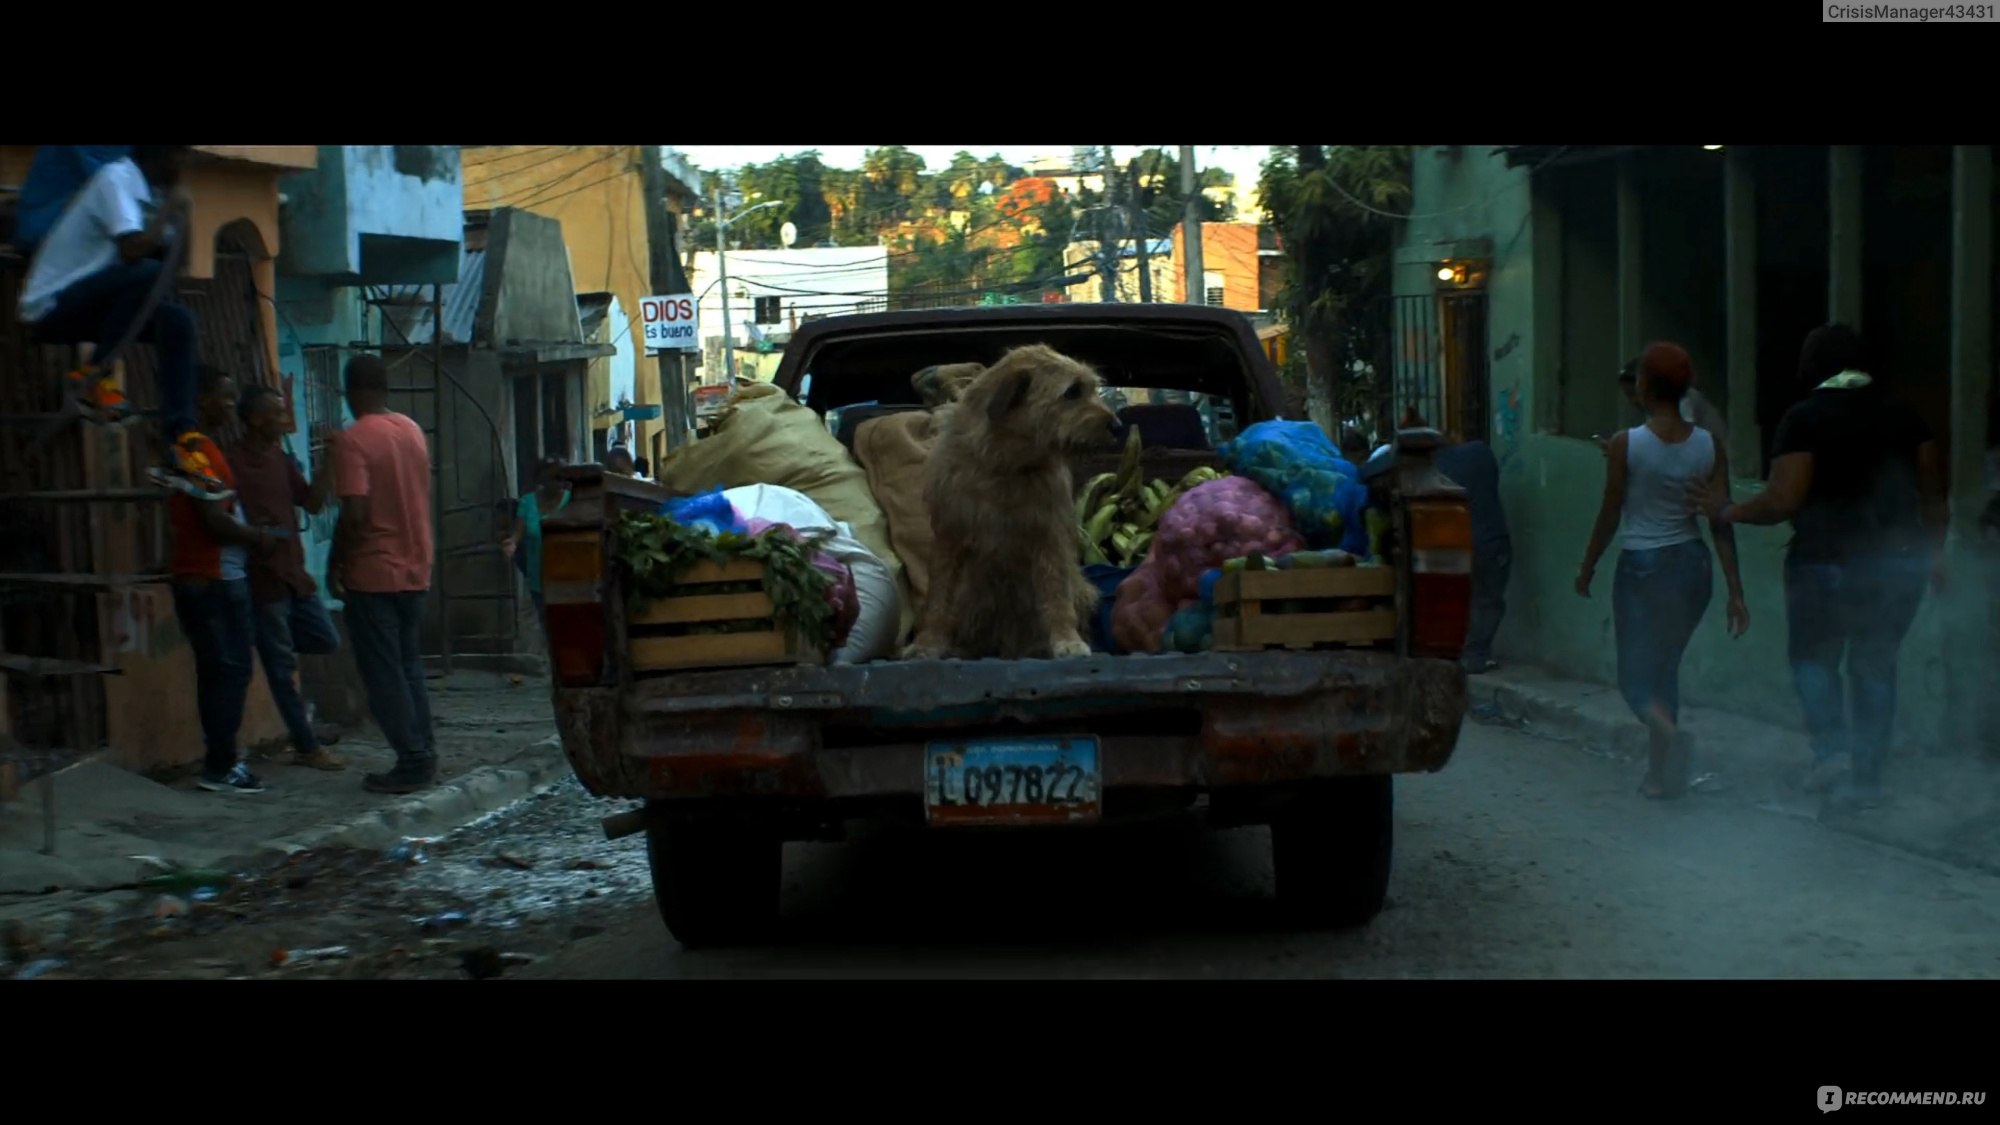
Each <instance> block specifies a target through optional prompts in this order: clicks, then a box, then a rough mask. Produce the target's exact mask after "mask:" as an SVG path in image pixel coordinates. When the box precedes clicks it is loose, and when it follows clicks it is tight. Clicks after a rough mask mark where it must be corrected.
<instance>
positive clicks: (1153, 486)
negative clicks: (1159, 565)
mask: <svg viewBox="0 0 2000 1125" xmlns="http://www.w3.org/2000/svg"><path fill="white" fill-rule="evenodd" d="M1139 450H1140V447H1139V431H1138V430H1137V429H1136V428H1134V429H1133V431H1132V436H1131V438H1130V439H1129V440H1128V441H1127V442H1126V443H1125V457H1124V460H1123V461H1121V462H1120V464H1119V468H1118V471H1117V472H1112V473H1099V474H1098V475H1097V476H1095V477H1092V478H1091V479H1090V480H1089V481H1088V482H1087V483H1085V485H1084V486H1083V491H1082V493H1081V494H1080V495H1079V496H1078V497H1077V502H1076V518H1077V523H1078V524H1079V525H1080V526H1081V528H1082V536H1083V562H1084V565H1086V566H1091V565H1096V564H1099V563H1116V564H1117V565H1119V566H1136V565H1137V564H1138V562H1139V560H1140V559H1142V558H1144V557H1145V554H1146V549H1147V548H1148V547H1151V546H1152V545H1153V533H1154V530H1155V529H1156V528H1157V527H1158V526H1159V523H1160V517H1161V516H1162V515H1165V514H1166V511H1167V509H1168V508H1171V507H1173V504H1174V501H1176V500H1178V499H1180V496H1181V493H1183V492H1186V491H1187V490H1188V489H1190V488H1193V487H1194V486H1196V485H1198V484H1205V483H1207V482H1208V481H1212V480H1220V479H1221V478H1222V477H1223V475H1224V474H1223V473H1221V472H1218V471H1217V470H1215V469H1212V468H1209V467H1207V466H1203V467H1202V468H1199V469H1196V470H1195V471H1193V472H1191V473H1189V474H1188V475H1187V476H1185V477H1182V478H1181V480H1180V483H1178V484H1168V483H1167V482H1166V481H1164V480H1154V481H1147V480H1146V479H1145V477H1144V472H1143V466H1142V465H1141V463H1140V459H1139Z"/></svg>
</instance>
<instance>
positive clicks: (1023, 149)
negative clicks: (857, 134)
mask: <svg viewBox="0 0 2000 1125" xmlns="http://www.w3.org/2000/svg"><path fill="white" fill-rule="evenodd" d="M675 147H676V148H677V149H678V150H679V151H680V153H681V155H683V156H685V157H687V158H688V159H689V160H690V161H692V162H693V163H694V165H695V166H696V167H698V168H700V169H702V170H703V171H710V170H714V169H719V168H740V167H742V166H743V165H745V164H762V163H764V162H765V161H767V160H774V159H776V158H777V157H780V156H790V155H793V154H795V153H801V152H805V151H807V150H808V149H818V150H819V154H820V159H821V160H823V161H824V162H826V163H827V164H829V165H831V166H833V167H835V168H859V167H861V156H862V153H863V152H864V151H866V150H867V149H869V148H873V147H876V146H873V145H677V146H675ZM907 147H908V148H909V149H910V151H912V152H914V153H917V154H918V155H920V156H922V157H923V158H924V164H925V166H926V167H929V168H942V167H944V166H945V165H947V164H950V163H951V158H952V156H953V155H954V154H955V153H957V152H959V151H960V150H961V149H962V150H964V151H966V152H969V153H971V154H973V155H974V156H980V157H984V156H990V155H992V154H993V153H996V152H997V153H999V154H1000V155H1001V156H1002V157H1004V158H1006V160H1007V162H1008V163H1009V164H1017V165H1018V164H1025V163H1027V162H1028V161H1030V160H1033V159H1034V158H1036V157H1038V156H1067V155H1069V152H1070V149H1071V148H1073V147H1074V146H1072V145H909V146H907ZM1147 148H1167V149H1170V150H1172V151H1178V150H1179V146H1177V145H1113V146H1111V154H1112V156H1113V157H1114V158H1115V159H1117V160H1118V161H1120V162H1121V163H1122V162H1124V161H1126V160H1130V159H1131V158H1132V157H1134V156H1137V155H1139V153H1141V152H1143V151H1144V150H1146V149H1147ZM1269 151H1270V146H1269V145H1196V146H1194V156H1195V162H1196V163H1197V164H1200V165H1201V166H1202V167H1204V168H1211V167H1219V168H1223V169H1226V170H1227V171H1230V172H1233V173H1235V175H1236V184H1237V188H1238V190H1240V191H1243V192H1245V193H1246V194H1247V193H1249V192H1252V191H1254V190H1255V189H1256V185H1257V168H1258V165H1259V164H1261V163H1262V162H1263V160H1264V154H1265V153H1267V152H1269ZM1244 202H1245V203H1248V202H1249V201H1248V199H1247V198H1246V199H1245V200H1244Z"/></svg>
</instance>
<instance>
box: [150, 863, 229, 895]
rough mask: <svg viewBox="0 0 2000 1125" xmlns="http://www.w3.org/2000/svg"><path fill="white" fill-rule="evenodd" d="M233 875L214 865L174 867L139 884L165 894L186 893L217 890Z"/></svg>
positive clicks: (226, 883) (227, 882)
mask: <svg viewBox="0 0 2000 1125" xmlns="http://www.w3.org/2000/svg"><path fill="white" fill-rule="evenodd" d="M234 880H235V876H233V875H231V874H230V873H229V872H227V871H223V870H221V869H219V868H214V867H175V868H171V869H169V870H168V871H167V872H166V873H165V874H162V875H155V876H153V877H152V878H150V879H147V880H145V881H144V882H142V883H140V884H139V887H140V889H141V890H148V891H163V892H165V893H167V894H175V895H186V894H192V893H194V892H195V891H200V890H217V889H220V888H223V887H227V886H228V885H229V884H230V883H231V882H233V881H234Z"/></svg>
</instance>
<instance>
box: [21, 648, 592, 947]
mask: <svg viewBox="0 0 2000 1125" xmlns="http://www.w3.org/2000/svg"><path fill="white" fill-rule="evenodd" d="M431 703H432V711H433V718H434V720H435V723H436V731H437V744H438V767H439V779H438V785H437V787H436V788H434V789H431V790H428V791H426V792H423V793H418V794H414V795H412V796H408V797H395V796H383V795H380V794H375V793H369V792H367V791H366V790H364V789H363V788H362V787H361V779H362V777H363V775H364V774H367V773H371V772H375V771H380V770H386V769H388V768H389V767H390V766H391V765H392V764H393V762H394V760H395V755H394V752H393V751H391V750H390V749H389V746H388V744H387V743H386V742H384V741H382V739H381V735H380V734H379V733H378V732H376V731H375V730H374V729H373V728H372V727H369V728H365V729H362V730H359V731H355V732H352V733H350V734H349V735H348V736H347V737H346V738H343V739H342V740H341V742H340V743H339V745H337V746H335V747H333V749H334V751H335V752H336V753H338V754H340V755H341V756H342V757H344V758H346V759H347V761H348V768H347V769H346V770H344V771H341V772H338V773H327V772H322V771H319V770H311V769H305V768H302V767H299V766H295V765H292V764H291V763H290V762H289V760H288V759H289V757H290V754H291V751H290V748H289V746H285V747H279V748H277V749H275V750H272V751H266V752H264V753H263V754H261V755H260V754H253V755H252V762H251V768H252V769H254V770H256V771H257V773H258V774H259V775H261V776H262V777H263V778H264V781H265V784H266V785H267V786H268V787H269V788H268V789H267V791H266V792H264V793H259V794H235V793H208V792H204V791H202V790H200V789H197V788H195V787H194V786H193V783H192V782H193V779H192V777H189V778H187V779H184V780H182V781H180V782H179V783H177V784H171V785H170V784H162V783H160V782H157V781H152V780H149V779H147V778H145V777H141V776H139V775H137V774H132V773H127V772H125V771H124V770H121V769H118V768H117V767H115V766H112V765H109V764H106V763H104V762H98V761H86V762H83V763H80V764H78V765H76V766H72V767H70V768H69V769H66V770H63V771H62V772H61V773H59V774H57V775H56V786H55V788H56V801H55V809H56V820H57V834H56V854H55V855H54V856H48V855H44V854H42V850H41V849H42V844H43V815H42V814H43V809H42V797H41V785H40V783H39V782H37V783H34V784H30V785H27V786H24V787H23V788H22V791H21V794H20V799H19V800H16V801H11V802H6V803H0V919H8V918H15V917H21V916H25V915H34V914H41V913H46V912H49V911H54V910H61V909H65V908H67V907H71V906H75V905H76V904H77V903H79V902H80V901H82V900H83V899H86V898H89V897H91V896H93V895H98V894H102V893H104V892H107V891H112V890H116V889H119V888H124V887H129V886H131V885H132V884H134V883H136V882H138V881H140V880H142V879H144V878H146V877H147V876H149V875H151V874H157V870H156V869H151V868H148V867H147V865H145V864H142V863H140V862H137V861H135V860H133V859H132V858H131V857H133V856H157V857H159V858H160V859H163V860H166V861H167V862H170V863H174V864H178V865H180V866H184V867H220V868H224V869H228V870H235V869H237V868H239V867H241V866H243V865H245V864H248V863H252V862H255V861H257V860H259V859H260V858H264V857H269V856H275V855H281V854H283V853H286V852H289V851H294V850H298V849H300V848H306V847H317V846H323V845H326V844H336V843H337V844H346V845H351V846H355V847H364V848H371V847H386V846H388V845H390V844H393V843H395V842H396V841H397V840H398V839H400V838H402V837H404V836H433V835H439V834H442V833H444V832H447V831H449V830H451V829H452V828H455V827H457V826H459V825H461V824H464V823H466V822H468V821H470V820H473V819H475V818H476V817H478V816H480V815H481V814H483V813H486V812H489V811H491V810H493V809H496V808H499V807H501V806H502V805H505V804H507V803H509V802H511V801H514V800H516V799H518V798H520V797H523V796H526V795H527V794H529V793H531V792H533V791H535V790H536V789H538V788H540V787H541V786H543V785H546V784H549V783H551V782H554V781H557V780H560V779H561V778H562V777H564V776H567V774H568V772H569V764H568V762H567V761H566V760H565V759H564V757H563V753H562V748H561V746H560V744H559V743H557V742H556V741H555V723H554V718H553V715H552V712H551V707H550V702H549V687H548V682H547V681H546V680H544V679H532V678H526V677H521V676H513V675H508V674H504V673H491V672H459V673H456V674H454V675H452V676H449V677H446V678H443V679H433V680H432V681H431Z"/></svg>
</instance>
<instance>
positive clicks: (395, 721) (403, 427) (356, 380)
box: [327, 355, 437, 793]
mask: <svg viewBox="0 0 2000 1125" xmlns="http://www.w3.org/2000/svg"><path fill="white" fill-rule="evenodd" d="M347 405H348V408H349V409H350V410H352V411H353V412H354V424H353V425H351V426H349V427H347V429H346V430H345V431H343V432H342V433H341V434H340V435H339V439H338V441H337V443H336V444H335V446H334V452H333V458H334V461H333V464H334V477H335V482H336V484H337V486H338V488H339V494H340V527H339V530H338V531H337V532H336V534H335V538H334V554H333V558H332V560H330V562H329V564H328V567H327V573H328V576H329V578H330V579H331V580H332V581H333V582H334V583H336V584H337V586H338V588H339V589H341V590H343V591H344V593H343V595H342V596H343V598H344V599H345V601H346V603H347V622H348V632H349V633H350V634H351V635H352V637H353V639H354V661H355V663H356V665H358V666H359V668H360V671H361V679H362V683H363V684H364V685H365V686H366V688H367V691H368V709H369V711H370V712H371V713H373V714H374V716H375V723H376V725H377V726H380V727H381V728H382V733H383V735H384V737H386V738H388V740H389V745H390V746H392V747H394V748H395V751H396V767H395V769H393V770H391V771H389V772H388V773H380V774H370V775H368V778H367V779H366V782H365V784H366V785H367V788H368V789H369V790H371V791H373V792H377V793H414V792H416V791H417V790H419V789H424V788H427V787H428V786H430V785H431V784H433V783H434V782H435V781H436V780H437V749H436V743H435V741H434V738H433V735H432V731H431V705H430V694H429V689H428V688H427V687H426V686H425V683H424V658H423V651H422V649H421V648H420V646H419V640H418V629H419V628H420V627H421V626H422V624H423V619H424V603H425V601H427V600H428V598H429V594H430V585H431V564H432V532H431V457H430V446H429V443H428V442H426V441H425V439H424V432H423V430H422V429H421V428H419V427H418V426H417V424H416V423H415V422H413V421H411V420H410V419H409V418H408V417H406V416H404V415H401V414H398V413H396V412H395V411H393V410H390V409H389V369H388V368H387V367H386V366H385V365H384V364H383V363H382V360H381V358H380V357H378V356H372V355H361V356H356V357H355V358H354V359H352V360H350V361H349V362H348V364H347Z"/></svg>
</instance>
